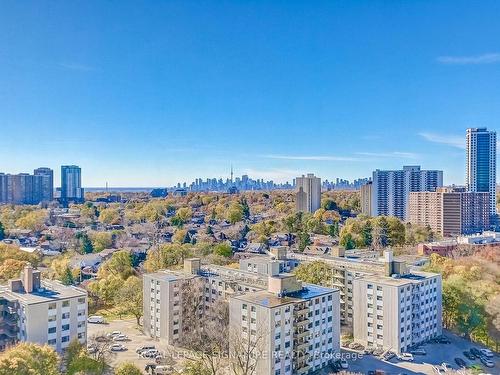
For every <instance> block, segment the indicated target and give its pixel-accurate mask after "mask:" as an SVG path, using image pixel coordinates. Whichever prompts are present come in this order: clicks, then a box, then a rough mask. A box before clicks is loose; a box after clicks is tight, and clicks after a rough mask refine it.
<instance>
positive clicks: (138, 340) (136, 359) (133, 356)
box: [87, 319, 181, 373]
mask: <svg viewBox="0 0 500 375" xmlns="http://www.w3.org/2000/svg"><path fill="white" fill-rule="evenodd" d="M113 331H120V332H121V333H122V334H125V335H127V336H128V340H127V341H120V343H121V344H123V345H124V346H125V347H126V348H127V350H125V351H121V352H113V356H112V358H111V363H110V364H111V365H112V366H114V365H116V364H118V363H121V362H132V363H134V364H135V365H137V366H138V367H139V368H140V369H141V370H142V371H143V372H144V373H146V372H145V371H144V368H145V366H146V364H148V363H154V359H147V358H141V357H140V356H139V355H138V354H137V353H136V352H135V350H136V348H138V347H140V346H143V345H154V346H155V347H156V348H157V349H159V350H161V351H165V352H169V353H172V350H173V348H169V347H167V346H166V345H162V344H160V343H159V342H158V341H155V340H154V339H152V338H150V337H149V336H146V335H145V334H144V333H142V331H141V330H140V329H139V328H137V325H136V323H135V319H129V320H113V321H110V322H106V323H105V324H88V332H87V334H88V337H92V336H93V335H106V334H107V333H110V332H113ZM180 365H181V362H179V363H177V364H176V365H174V367H175V368H178V367H181V366H180Z"/></svg>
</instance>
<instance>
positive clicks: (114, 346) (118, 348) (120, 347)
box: [109, 344, 127, 352]
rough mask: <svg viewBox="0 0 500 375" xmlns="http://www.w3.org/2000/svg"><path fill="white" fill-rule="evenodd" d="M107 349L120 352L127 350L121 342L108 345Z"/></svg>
mask: <svg viewBox="0 0 500 375" xmlns="http://www.w3.org/2000/svg"><path fill="white" fill-rule="evenodd" d="M109 350H111V351H112V352H122V351H124V350H127V348H126V347H125V346H124V345H123V344H112V345H111V346H110V347H109Z"/></svg>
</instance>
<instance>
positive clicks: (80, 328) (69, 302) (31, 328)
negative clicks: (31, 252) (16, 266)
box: [0, 265, 88, 352]
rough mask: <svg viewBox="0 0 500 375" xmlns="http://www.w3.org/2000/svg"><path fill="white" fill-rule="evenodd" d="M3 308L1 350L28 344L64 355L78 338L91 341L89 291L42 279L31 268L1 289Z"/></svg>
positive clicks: (0, 301)
mask: <svg viewBox="0 0 500 375" xmlns="http://www.w3.org/2000/svg"><path fill="white" fill-rule="evenodd" d="M0 305H1V309H0V310H1V312H2V319H1V320H0V333H1V336H0V349H4V348H5V347H7V346H9V345H12V344H14V343H16V342H19V341H21V342H24V341H26V342H33V343H37V344H41V345H44V344H47V345H50V346H52V347H53V348H54V349H55V350H56V351H58V352H60V351H62V350H64V349H65V348H66V347H67V346H68V345H69V343H70V342H71V341H72V340H74V339H77V340H78V341H79V342H80V343H82V344H84V343H85V342H86V341H87V308H88V304H87V292H86V291H85V290H83V289H80V288H76V287H73V286H65V285H62V284H61V283H59V282H56V281H52V280H42V279H41V273H40V271H38V270H34V269H33V268H32V267H31V265H27V266H26V267H25V268H24V270H23V272H22V274H21V278H20V279H16V280H10V281H9V285H8V286H2V287H1V288H0Z"/></svg>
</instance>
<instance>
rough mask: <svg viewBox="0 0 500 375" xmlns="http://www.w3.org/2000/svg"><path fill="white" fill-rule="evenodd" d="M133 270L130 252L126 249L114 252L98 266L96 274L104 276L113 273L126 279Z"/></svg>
mask: <svg viewBox="0 0 500 375" xmlns="http://www.w3.org/2000/svg"><path fill="white" fill-rule="evenodd" d="M134 272H135V271H134V268H133V267H132V256H131V255H130V252H129V251H128V250H119V251H116V252H114V253H113V255H112V256H111V258H110V259H108V260H107V261H105V262H104V263H103V264H102V265H101V267H99V271H98V276H99V277H100V278H105V277H107V276H108V275H115V276H119V277H120V278H122V279H123V280H126V279H127V278H128V277H129V276H131V275H133V274H134Z"/></svg>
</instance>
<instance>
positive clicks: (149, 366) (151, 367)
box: [144, 363, 156, 374]
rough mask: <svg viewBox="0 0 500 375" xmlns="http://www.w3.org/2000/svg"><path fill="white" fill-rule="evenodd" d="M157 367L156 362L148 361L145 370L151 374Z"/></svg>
mask: <svg viewBox="0 0 500 375" xmlns="http://www.w3.org/2000/svg"><path fill="white" fill-rule="evenodd" d="M155 368H156V365H155V364H154V363H148V364H147V365H146V366H145V367H144V371H146V372H147V373H148V374H149V372H153V371H154V369H155Z"/></svg>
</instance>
